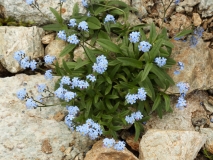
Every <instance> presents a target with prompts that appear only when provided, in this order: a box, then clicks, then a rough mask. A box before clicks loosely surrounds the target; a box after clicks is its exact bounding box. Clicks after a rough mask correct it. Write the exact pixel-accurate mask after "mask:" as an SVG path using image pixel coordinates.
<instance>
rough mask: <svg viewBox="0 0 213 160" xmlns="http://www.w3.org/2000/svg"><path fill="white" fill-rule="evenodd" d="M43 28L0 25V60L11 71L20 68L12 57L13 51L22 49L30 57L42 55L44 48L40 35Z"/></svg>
mask: <svg viewBox="0 0 213 160" xmlns="http://www.w3.org/2000/svg"><path fill="white" fill-rule="evenodd" d="M43 35H44V30H43V29H42V28H38V27H35V26H34V27H12V26H11V27H7V26H2V27H0V37H2V38H1V39H0V44H1V45H0V57H1V58H0V62H1V64H2V65H3V67H4V68H5V69H7V70H8V71H9V72H11V73H17V72H18V71H20V70H21V68H20V66H19V63H18V62H17V61H16V60H15V59H14V53H15V52H16V51H19V50H23V51H25V53H26V56H30V57H31V58H32V59H34V58H38V57H43V56H44V48H43V45H42V43H41V37H42V36H43Z"/></svg>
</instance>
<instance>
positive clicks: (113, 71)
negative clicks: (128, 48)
mask: <svg viewBox="0 0 213 160" xmlns="http://www.w3.org/2000/svg"><path fill="white" fill-rule="evenodd" d="M120 68H121V65H120V64H118V65H116V66H115V67H114V68H113V69H112V71H111V72H110V74H109V76H110V78H111V79H114V78H115V77H114V76H115V74H116V73H117V72H118V70H119V69H120Z"/></svg>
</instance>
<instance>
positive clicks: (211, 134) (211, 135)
mask: <svg viewBox="0 0 213 160" xmlns="http://www.w3.org/2000/svg"><path fill="white" fill-rule="evenodd" d="M200 132H201V133H203V134H205V135H206V137H207V140H206V143H205V148H206V149H207V151H209V152H211V153H212V154H213V129H212V128H202V129H201V130H200Z"/></svg>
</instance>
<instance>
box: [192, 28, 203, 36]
mask: <svg viewBox="0 0 213 160" xmlns="http://www.w3.org/2000/svg"><path fill="white" fill-rule="evenodd" d="M203 32H204V29H203V27H197V28H196V29H195V30H194V34H196V35H197V36H198V37H199V38H200V37H202V35H203Z"/></svg>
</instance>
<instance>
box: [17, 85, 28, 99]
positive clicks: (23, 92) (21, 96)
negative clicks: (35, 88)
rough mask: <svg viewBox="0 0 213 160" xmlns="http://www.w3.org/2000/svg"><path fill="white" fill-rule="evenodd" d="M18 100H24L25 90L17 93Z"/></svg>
mask: <svg viewBox="0 0 213 160" xmlns="http://www.w3.org/2000/svg"><path fill="white" fill-rule="evenodd" d="M16 95H17V97H18V99H20V100H24V99H25V97H26V95H27V92H26V89H25V88H23V89H20V90H19V91H18V92H17V93H16Z"/></svg>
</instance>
